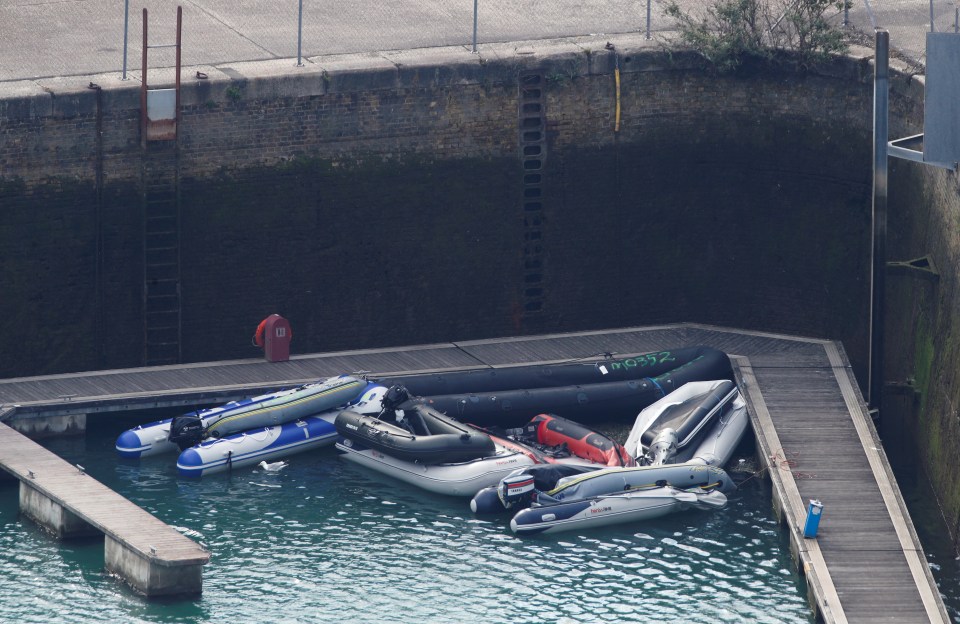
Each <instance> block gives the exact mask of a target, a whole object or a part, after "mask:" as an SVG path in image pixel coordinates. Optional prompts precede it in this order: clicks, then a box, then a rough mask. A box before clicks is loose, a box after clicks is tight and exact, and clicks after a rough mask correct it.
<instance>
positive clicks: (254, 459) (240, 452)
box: [177, 385, 387, 478]
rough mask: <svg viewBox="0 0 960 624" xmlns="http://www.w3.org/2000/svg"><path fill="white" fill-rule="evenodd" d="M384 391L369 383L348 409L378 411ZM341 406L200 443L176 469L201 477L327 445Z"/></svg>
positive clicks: (334, 432)
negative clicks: (279, 423)
mask: <svg viewBox="0 0 960 624" xmlns="http://www.w3.org/2000/svg"><path fill="white" fill-rule="evenodd" d="M386 391H387V389H386V388H384V387H383V386H377V385H371V386H369V387H368V388H367V389H366V390H365V391H364V393H363V395H362V396H361V397H360V398H359V399H358V400H356V401H354V402H353V403H351V404H350V406H349V409H351V410H353V411H355V412H357V413H360V414H368V413H373V414H376V413H379V412H380V410H381V405H380V402H381V400H382V398H383V396H384V394H386ZM343 409H345V408H342V407H341V408H338V409H335V410H330V411H327V412H323V413H321V414H317V415H315V416H307V417H306V418H302V419H297V420H294V421H290V422H286V423H283V424H282V425H274V426H272V427H262V428H260V429H255V430H250V431H245V432H242V433H237V434H233V435H229V436H226V437H223V438H217V439H211V440H207V441H205V442H201V443H200V444H197V445H195V446H191V447H190V448H188V449H186V450H185V451H183V452H182V453H180V456H179V458H178V459H177V472H178V474H179V475H180V476H182V477H192V478H196V477H202V476H205V475H209V474H214V473H217V472H224V471H228V470H233V469H237V468H243V467H245V466H252V465H255V464H258V463H260V462H261V461H271V460H276V459H280V458H283V457H288V456H290V455H293V454H295V453H302V452H304V451H309V450H312V449H316V448H321V447H325V446H330V445H332V444H333V443H334V442H336V440H337V435H338V434H337V429H336V427H334V425H333V422H334V420H335V419H336V418H337V415H338V414H340V413H341V411H342V410H343Z"/></svg>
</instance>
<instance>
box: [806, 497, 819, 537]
mask: <svg viewBox="0 0 960 624" xmlns="http://www.w3.org/2000/svg"><path fill="white" fill-rule="evenodd" d="M822 515H823V503H821V502H820V501H818V500H811V501H810V505H809V506H808V507H807V521H806V523H805V524H804V525H803V536H804V537H808V538H812V537H816V536H817V528H818V527H819V526H820V516H822Z"/></svg>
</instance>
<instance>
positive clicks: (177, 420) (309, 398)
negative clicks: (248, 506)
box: [116, 375, 368, 459]
mask: <svg viewBox="0 0 960 624" xmlns="http://www.w3.org/2000/svg"><path fill="white" fill-rule="evenodd" d="M367 385H368V383H367V382H366V381H365V380H362V379H358V378H356V377H351V376H349V375H341V376H339V377H331V378H329V379H325V380H323V381H320V382H317V383H311V384H306V385H303V386H298V387H296V388H289V389H286V390H279V391H276V392H270V393H267V394H262V395H259V396H255V397H252V398H249V399H242V400H240V401H231V402H229V403H226V404H224V405H220V406H218V407H213V408H210V409H205V410H199V411H196V412H191V413H188V414H183V415H180V416H176V417H174V418H168V419H166V420H159V421H155V422H151V423H147V424H145V425H140V426H137V427H134V428H133V429H128V430H127V431H124V432H123V433H121V434H120V436H119V437H118V438H117V442H116V449H117V453H118V454H119V455H120V456H121V457H125V458H129V459H139V458H141V457H148V456H150V455H158V454H161V453H172V452H174V451H177V450H180V449H184V448H187V447H189V446H193V445H194V444H197V443H199V442H200V441H201V440H203V439H206V438H216V437H225V436H228V435H230V434H232V433H237V432H239V431H246V430H249V429H257V428H260V427H270V426H273V425H279V424H283V423H285V422H290V421H293V420H297V419H299V418H305V417H307V416H312V415H314V414H319V413H321V412H326V411H329V410H332V409H335V408H337V407H338V406H342V405H346V404H348V403H350V402H351V401H354V400H356V399H357V397H359V396H360V395H361V393H362V392H363V391H364V389H365V388H366V387H367Z"/></svg>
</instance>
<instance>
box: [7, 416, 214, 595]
mask: <svg viewBox="0 0 960 624" xmlns="http://www.w3.org/2000/svg"><path fill="white" fill-rule="evenodd" d="M0 467H2V468H3V469H4V470H6V471H7V472H8V473H10V474H11V475H13V476H14V477H16V478H17V479H19V480H20V509H21V512H23V513H25V514H26V515H28V516H30V517H32V518H33V519H34V520H35V521H37V522H38V523H39V524H41V525H43V526H45V527H46V528H48V529H49V530H51V531H53V532H54V533H57V534H58V535H59V536H60V537H71V536H78V535H91V534H97V533H102V534H103V535H104V539H105V540H106V546H105V548H106V557H105V559H106V566H107V569H108V570H110V571H111V572H117V573H119V574H121V575H122V576H124V578H126V579H127V580H128V581H129V582H130V583H131V585H133V587H134V588H135V589H137V590H138V591H141V592H142V593H145V594H147V595H151V596H155V595H165V594H171V593H172V594H180V593H199V590H200V578H201V577H200V569H201V566H203V565H204V564H206V563H207V562H208V561H209V560H210V553H209V552H208V551H206V550H204V549H203V548H202V547H201V546H200V545H199V544H197V543H196V542H194V541H193V540H191V539H190V538H188V537H186V536H184V535H182V534H181V533H179V532H178V531H177V530H175V529H174V528H173V527H170V526H168V525H167V524H165V523H164V522H162V521H160V520H158V519H157V518H156V517H154V516H153V515H151V514H150V513H148V512H147V511H145V510H144V509H142V508H140V507H139V506H137V505H135V504H134V503H132V502H130V501H129V500H127V499H126V498H124V497H123V496H121V495H120V494H117V493H116V492H114V491H113V490H111V489H110V488H108V487H107V486H105V485H103V484H102V483H100V482H99V481H97V480H96V479H94V478H93V477H91V476H90V475H88V474H86V473H85V471H84V470H82V469H81V467H79V466H75V465H71V464H69V463H67V462H66V461H64V460H63V459H61V458H60V457H58V456H56V455H55V454H53V453H51V452H50V451H48V450H47V449H45V448H43V447H42V446H40V445H39V444H37V443H36V442H34V441H33V440H30V439H29V438H27V437H25V436H23V435H22V434H20V433H18V432H16V431H14V430H13V429H11V428H10V427H8V426H7V425H4V424H2V423H0ZM128 568H135V569H136V570H134V571H133V573H131V570H130V569H128ZM158 570H159V572H158ZM145 576H147V577H150V576H152V577H154V578H152V579H151V578H144V577H145ZM157 576H160V577H166V578H162V579H159V582H158V579H157V578H156V577H157ZM141 580H142V581H143V582H142V583H141V582H140V581H141ZM191 588H192V589H191ZM183 589H186V591H185V592H183V591H181V590H183ZM171 590H172V591H171Z"/></svg>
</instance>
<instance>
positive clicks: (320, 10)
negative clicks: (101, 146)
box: [0, 0, 955, 97]
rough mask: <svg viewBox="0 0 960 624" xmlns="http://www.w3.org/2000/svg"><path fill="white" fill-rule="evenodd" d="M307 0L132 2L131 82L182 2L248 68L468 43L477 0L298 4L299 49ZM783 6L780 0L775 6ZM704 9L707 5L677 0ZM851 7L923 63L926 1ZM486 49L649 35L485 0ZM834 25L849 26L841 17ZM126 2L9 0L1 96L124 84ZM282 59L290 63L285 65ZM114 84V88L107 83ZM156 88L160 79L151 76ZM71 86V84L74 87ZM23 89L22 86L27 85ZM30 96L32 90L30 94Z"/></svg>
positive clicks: (595, 17) (3, 10)
mask: <svg viewBox="0 0 960 624" xmlns="http://www.w3.org/2000/svg"><path fill="white" fill-rule="evenodd" d="M300 1H301V0H273V1H271V2H265V1H263V0H180V1H179V2H178V1H176V0H132V1H131V2H130V5H129V15H128V20H127V24H128V32H127V77H128V78H130V79H134V80H137V81H138V80H139V73H140V72H139V68H140V63H141V48H142V43H141V42H142V30H141V24H142V11H143V9H144V8H147V9H148V10H149V33H150V38H149V43H150V45H158V44H169V43H173V42H174V40H175V32H176V7H177V5H178V4H179V5H180V6H182V7H183V59H182V61H183V65H184V66H185V67H191V66H197V67H202V66H207V67H220V66H224V65H227V64H231V63H236V62H242V61H272V63H270V65H271V66H272V67H284V66H289V68H290V71H291V72H295V71H298V69H299V68H298V67H297V64H296V60H297V58H298V49H299V51H300V57H301V58H302V60H303V63H304V64H305V65H310V64H311V63H314V62H315V61H314V60H312V59H315V58H316V57H324V56H328V55H340V54H351V53H373V52H383V51H389V50H410V49H420V48H438V47H445V46H458V47H465V48H466V49H467V50H470V49H471V48H472V40H473V7H474V3H473V2H471V1H470V0H458V1H457V2H451V1H450V0H406V1H400V0H390V1H387V2H380V3H372V2H356V3H346V2H333V1H332V0H302V5H303V31H302V32H303V35H302V39H301V41H300V42H299V47H298V37H297V32H298V27H297V24H298V12H299V6H300ZM778 1H779V0H778ZM680 4H681V5H683V6H686V7H702V6H703V5H704V4H705V0H680ZM854 4H855V6H854V7H853V8H851V9H850V11H849V18H850V24H851V27H852V28H855V29H857V30H859V31H862V32H865V33H867V34H868V35H869V34H870V33H872V32H873V27H872V24H873V22H875V23H876V24H877V25H878V26H880V27H882V28H886V29H887V30H889V31H890V38H891V45H892V47H894V48H895V49H899V50H900V51H901V52H903V53H904V54H905V55H906V56H907V57H909V58H912V59H914V60H918V61H922V59H923V52H924V47H925V45H924V35H925V33H926V31H927V30H929V28H930V12H931V9H930V7H931V5H930V2H929V1H928V0H869V6H870V7H871V8H872V17H873V19H872V20H871V15H870V13H868V10H867V4H866V2H865V1H864V0H857V1H856V2H855V3H854ZM665 5H666V1H665V0H651V2H650V9H651V11H650V15H651V19H650V30H651V33H652V34H653V35H654V37H656V36H660V35H663V34H664V33H667V32H669V31H671V30H672V29H673V24H672V21H671V20H670V19H669V18H668V17H667V16H666V15H664V7H665ZM477 6H478V33H477V39H478V42H479V45H480V53H481V54H482V53H483V50H484V46H486V45H488V44H492V43H501V44H502V43H504V42H523V41H531V40H542V39H556V38H564V37H576V36H583V35H600V36H604V35H612V34H615V33H637V32H644V31H645V30H646V24H647V17H646V14H647V3H646V2H644V0H523V1H522V2H517V1H512V2H510V1H507V0H477ZM933 13H934V23H935V26H936V28H937V30H950V31H952V30H953V25H954V16H955V6H954V2H953V1H948V0H934V1H933ZM834 19H836V20H838V21H840V20H842V14H839V15H835V17H834ZM123 50H124V3H123V2H122V0H76V1H73V2H69V1H66V2H49V1H48V0H12V1H9V0H8V1H6V2H3V3H0V97H2V96H4V95H5V94H10V93H16V92H17V91H18V89H17V87H16V86H15V85H14V84H10V83H16V82H18V81H29V82H32V81H39V82H50V81H51V79H52V80H53V81H56V82H63V81H65V82H67V83H68V84H71V85H72V83H76V85H81V84H82V85H86V79H87V78H88V77H91V76H100V77H101V78H102V77H103V76H104V75H106V76H109V77H115V78H120V77H121V75H122V72H123V64H124V55H123ZM278 61H282V62H278ZM173 64H174V53H173V49H172V48H158V49H151V50H150V51H149V67H150V68H160V67H170V66H172V65H173ZM111 82H112V81H111ZM151 82H153V81H151ZM74 86H75V85H74ZM21 87H22V88H26V85H21ZM28 90H29V89H28Z"/></svg>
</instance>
